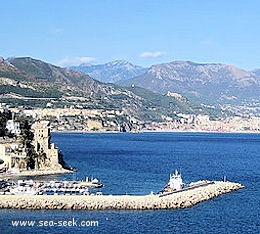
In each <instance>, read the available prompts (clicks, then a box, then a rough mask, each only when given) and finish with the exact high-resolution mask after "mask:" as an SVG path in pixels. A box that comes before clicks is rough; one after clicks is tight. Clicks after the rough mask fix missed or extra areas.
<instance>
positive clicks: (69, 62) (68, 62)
mask: <svg viewBox="0 0 260 234" xmlns="http://www.w3.org/2000/svg"><path fill="white" fill-rule="evenodd" d="M95 60H96V59H95V58H93V57H75V58H68V57H66V58H63V59H62V60H60V61H58V63H57V64H58V65H59V66H61V67H67V66H73V65H74V66H78V65H80V64H82V63H91V62H94V61H95Z"/></svg>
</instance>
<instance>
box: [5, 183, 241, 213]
mask: <svg viewBox="0 0 260 234" xmlns="http://www.w3.org/2000/svg"><path fill="white" fill-rule="evenodd" d="M243 187H244V186H243V185H241V184H239V183H232V182H222V181H214V183H210V184H208V185H207V186H201V187H197V188H194V189H191V190H185V191H181V192H178V193H173V194H170V195H167V196H163V197H160V196H159V195H145V196H132V195H101V196H61V195H30V196H28V195H1V196H0V209H59V210H68V209H74V210H108V209H115V210H158V209H180V208H187V207H191V206H193V205H196V204H198V203H200V202H203V201H206V200H209V199H212V198H214V197H217V196H219V195H221V194H225V193H229V192H232V191H236V190H238V189H241V188H243Z"/></svg>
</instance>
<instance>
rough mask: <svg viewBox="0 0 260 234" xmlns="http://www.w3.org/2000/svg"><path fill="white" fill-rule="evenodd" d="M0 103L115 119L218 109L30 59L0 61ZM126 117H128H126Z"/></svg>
mask: <svg viewBox="0 0 260 234" xmlns="http://www.w3.org/2000/svg"><path fill="white" fill-rule="evenodd" d="M0 102H5V103H8V104H9V105H11V106H19V105H22V106H26V107H46V105H49V104H50V103H51V106H52V107H54V108H55V107H64V106H66V107H70V106H73V107H74V108H84V109H99V110H104V111H107V110H117V111H122V112H123V113H124V116H119V117H118V118H119V119H124V120H126V119H129V118H130V117H134V118H136V119H138V120H140V121H162V120H163V119H164V117H163V116H169V117H172V118H176V113H187V114H209V115H211V116H213V117H219V116H221V115H222V112H221V111H220V110H219V109H215V108H209V107H205V106H203V105H200V104H196V103H194V102H192V101H190V100H188V99H187V98H185V97H182V96H181V97H180V96H174V95H170V96H164V95H161V94H156V93H154V92H152V91H149V90H145V89H143V88H139V87H133V86H131V87H127V88H124V87H119V86H117V85H115V84H105V83H102V82H100V81H97V80H95V79H93V78H91V77H90V76H88V75H86V74H84V73H82V72H78V71H73V70H70V69H66V68H61V67H57V66H54V65H52V64H49V63H46V62H44V61H41V60H36V59H33V58H30V57H24V58H12V59H9V60H8V61H7V60H4V59H3V58H0ZM127 116H128V117H127Z"/></svg>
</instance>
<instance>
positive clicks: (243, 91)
mask: <svg viewBox="0 0 260 234" xmlns="http://www.w3.org/2000/svg"><path fill="white" fill-rule="evenodd" d="M119 84H120V85H124V86H131V85H136V86H140V87H145V88H147V89H149V90H151V91H154V92H158V93H161V94H164V93H167V92H168V91H170V92H175V93H179V94H181V95H184V96H186V97H188V98H189V99H191V100H195V101H198V102H202V103H205V104H209V105H221V106H227V105H231V106H232V105H234V106H239V105H248V106H250V105H251V106H252V105H257V106H256V109H257V108H259V107H260V105H259V104H260V70H255V71H246V70H243V69H240V68H238V67H236V66H233V65H227V64H219V63H218V64H213V63H212V64H199V63H194V62H189V61H174V62H170V63H164V64H157V65H153V66H151V67H150V68H149V69H148V71H147V72H146V73H144V74H141V75H139V76H137V77H134V78H132V79H128V80H124V81H120V82H119ZM258 111H259V109H258Z"/></svg>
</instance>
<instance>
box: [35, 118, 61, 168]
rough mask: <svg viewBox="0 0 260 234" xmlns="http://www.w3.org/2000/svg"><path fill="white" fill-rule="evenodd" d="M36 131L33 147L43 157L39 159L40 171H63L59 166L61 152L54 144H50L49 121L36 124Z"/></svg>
mask: <svg viewBox="0 0 260 234" xmlns="http://www.w3.org/2000/svg"><path fill="white" fill-rule="evenodd" d="M32 130H33V131H34V140H33V145H34V147H35V151H36V152H37V153H38V154H39V155H42V157H40V158H39V162H38V163H39V169H43V168H44V169H47V168H50V169H53V170H57V169H61V168H62V166H61V165H60V164H59V151H58V148H56V147H55V145H54V144H53V143H51V142H50V128H49V122H48V121H41V122H36V123H34V124H33V125H32Z"/></svg>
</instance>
